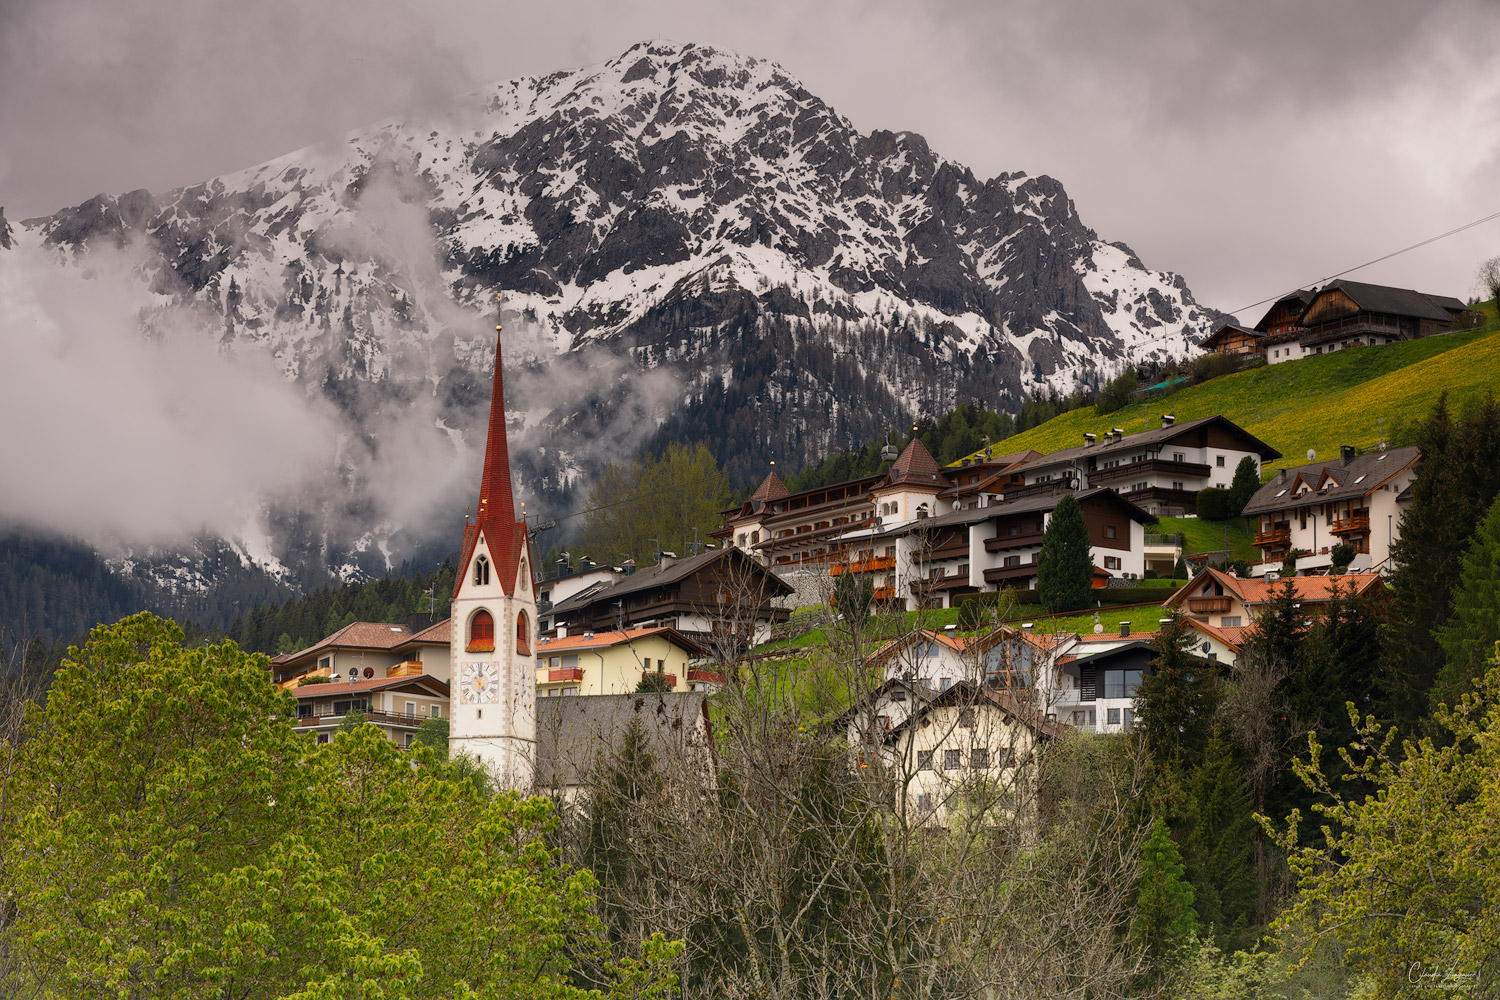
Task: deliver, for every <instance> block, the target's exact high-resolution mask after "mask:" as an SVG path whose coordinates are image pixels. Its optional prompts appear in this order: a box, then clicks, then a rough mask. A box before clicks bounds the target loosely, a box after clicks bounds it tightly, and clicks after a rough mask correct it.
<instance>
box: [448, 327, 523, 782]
mask: <svg viewBox="0 0 1500 1000" xmlns="http://www.w3.org/2000/svg"><path fill="white" fill-rule="evenodd" d="M495 334H496V337H495V388H494V394H493V395H492V396H491V397H490V419H489V437H488V439H487V440H486V441H485V445H484V473H483V475H482V477H481V478H480V481H479V503H478V505H477V508H476V511H475V516H474V520H473V523H471V524H469V525H467V526H466V527H465V528H464V547H463V557H462V558H461V559H460V560H459V563H458V573H457V574H456V575H457V579H456V580H455V586H454V588H453V608H452V618H451V620H450V621H449V624H448V631H449V646H448V658H449V662H450V663H451V664H452V676H453V682H454V687H453V694H454V699H453V701H452V703H451V706H452V711H451V713H450V716H449V723H448V740H449V745H450V746H451V747H452V748H453V749H454V750H455V751H463V752H464V753H468V754H470V755H472V756H473V757H474V758H476V759H477V760H479V761H480V762H481V763H483V764H484V766H485V767H486V768H488V769H489V771H490V772H491V774H492V775H493V777H494V778H495V780H496V781H498V782H500V783H501V785H502V786H504V787H506V788H517V789H523V790H525V789H529V788H530V787H531V784H532V767H533V753H532V749H533V747H534V745H535V742H536V657H535V653H534V652H533V651H534V650H535V649H536V643H537V632H536V628H537V621H536V581H534V580H533V579H532V577H531V568H532V566H533V565H534V560H532V558H531V548H530V542H529V541H528V540H527V535H526V521H525V519H524V518H520V519H518V518H517V517H516V509H515V498H514V495H513V492H512V489H511V481H510V450H509V448H508V447H507V443H506V440H505V362H504V358H503V357H502V355H501V350H500V338H499V334H500V327H498V326H496V327H495Z"/></svg>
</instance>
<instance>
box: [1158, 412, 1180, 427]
mask: <svg viewBox="0 0 1500 1000" xmlns="http://www.w3.org/2000/svg"><path fill="white" fill-rule="evenodd" d="M1176 422H1177V417H1176V416H1175V415H1173V414H1171V413H1163V414H1162V415H1161V425H1162V426H1163V427H1171V426H1172V425H1173V424H1175V423H1176Z"/></svg>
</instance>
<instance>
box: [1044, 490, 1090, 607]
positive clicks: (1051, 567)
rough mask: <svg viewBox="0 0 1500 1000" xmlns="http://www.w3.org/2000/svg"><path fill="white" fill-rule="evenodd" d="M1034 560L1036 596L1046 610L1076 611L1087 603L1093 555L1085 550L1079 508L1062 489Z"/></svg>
mask: <svg viewBox="0 0 1500 1000" xmlns="http://www.w3.org/2000/svg"><path fill="white" fill-rule="evenodd" d="M1036 562H1037V567H1036V592H1037V597H1039V598H1041V602H1042V604H1044V605H1046V607H1047V610H1049V611H1077V610H1079V609H1080V608H1086V607H1088V606H1089V591H1090V590H1092V589H1093V586H1094V556H1093V553H1091V552H1090V551H1089V529H1088V526H1087V525H1086V524H1084V521H1083V508H1082V507H1081V506H1079V504H1078V498H1077V497H1075V496H1073V494H1071V493H1064V494H1063V495H1062V497H1061V498H1059V499H1058V501H1057V506H1056V507H1055V508H1053V510H1052V517H1051V519H1050V520H1049V521H1048V522H1047V531H1046V533H1045V534H1043V536H1042V551H1041V552H1040V553H1039V554H1038V555H1037V558H1036Z"/></svg>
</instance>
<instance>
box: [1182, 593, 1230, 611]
mask: <svg viewBox="0 0 1500 1000" xmlns="http://www.w3.org/2000/svg"><path fill="white" fill-rule="evenodd" d="M1229 603H1230V598H1229V596H1228V595H1227V594H1226V595H1225V596H1223V597H1189V598H1188V610H1189V611H1191V612H1192V613H1193V614H1195V615H1211V614H1222V613H1223V612H1225V611H1228V610H1229Z"/></svg>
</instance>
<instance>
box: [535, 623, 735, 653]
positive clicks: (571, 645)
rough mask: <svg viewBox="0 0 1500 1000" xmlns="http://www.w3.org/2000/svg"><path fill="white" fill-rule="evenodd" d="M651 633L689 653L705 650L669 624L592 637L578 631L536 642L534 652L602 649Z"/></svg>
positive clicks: (597, 634)
mask: <svg viewBox="0 0 1500 1000" xmlns="http://www.w3.org/2000/svg"><path fill="white" fill-rule="evenodd" d="M653 635H659V636H661V637H662V638H663V639H666V640H667V641H668V642H671V643H672V644H674V645H676V646H680V647H681V648H683V649H686V650H687V651H688V652H690V653H695V654H699V655H701V654H704V653H706V652H707V650H705V649H704V648H703V647H702V646H700V645H699V644H698V643H696V642H694V641H693V640H691V639H689V638H688V637H687V636H685V635H683V634H682V633H681V632H679V631H677V630H676V629H675V628H672V627H671V626H670V625H660V626H658V627H656V628H634V629H626V630H625V631H623V632H620V631H611V632H595V633H594V634H593V638H589V637H587V636H584V635H583V634H581V633H580V634H579V635H570V636H565V637H564V638H561V639H549V640H547V641H546V642H539V643H537V646H536V650H535V652H536V654H537V655H538V656H546V655H547V654H549V653H555V652H558V651H559V650H570V649H603V648H604V647H606V646H620V645H623V644H625V643H627V642H634V641H636V640H637V639H644V638H646V637H648V636H653Z"/></svg>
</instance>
